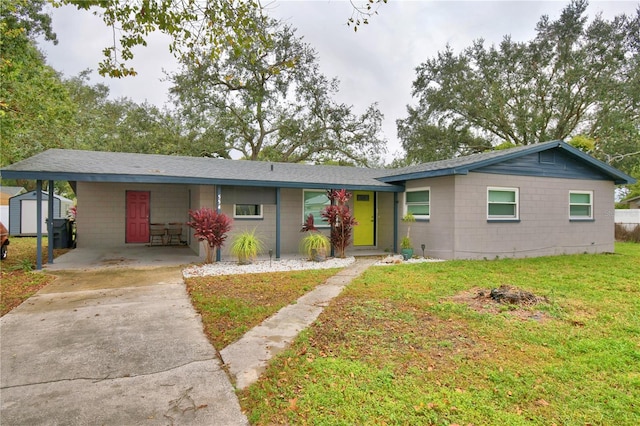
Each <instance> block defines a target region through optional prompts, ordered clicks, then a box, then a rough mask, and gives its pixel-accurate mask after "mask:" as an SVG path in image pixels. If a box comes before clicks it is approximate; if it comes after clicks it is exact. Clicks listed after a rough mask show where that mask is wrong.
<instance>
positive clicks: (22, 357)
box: [0, 258, 376, 426]
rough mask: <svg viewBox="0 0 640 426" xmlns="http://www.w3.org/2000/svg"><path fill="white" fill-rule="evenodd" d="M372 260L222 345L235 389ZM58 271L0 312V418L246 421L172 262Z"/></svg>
mask: <svg viewBox="0 0 640 426" xmlns="http://www.w3.org/2000/svg"><path fill="white" fill-rule="evenodd" d="M375 262H376V259H372V258H360V259H358V260H357V261H356V262H355V263H354V264H353V265H351V266H349V267H347V268H345V269H343V270H342V271H340V272H339V273H338V274H337V275H335V276H333V277H331V278H329V279H328V280H327V282H326V283H324V284H322V285H320V286H318V287H317V288H316V289H314V290H313V291H311V292H309V293H307V294H305V295H304V296H302V297H301V298H300V299H298V301H297V303H294V304H292V305H289V306H287V307H285V308H283V309H281V310H280V311H279V312H278V313H276V314H275V315H273V316H272V317H270V318H268V319H267V320H266V321H264V322H263V323H262V324H261V325H259V326H258V327H255V328H254V329H252V330H250V331H249V332H248V333H247V334H245V336H243V337H242V338H241V339H240V340H239V341H238V342H236V343H234V344H232V345H230V346H228V347H227V348H225V349H223V350H222V351H221V353H220V355H221V356H222V358H223V360H224V363H225V364H226V365H227V366H228V368H229V371H230V374H231V375H232V376H233V377H234V378H235V380H236V387H237V388H240V389H243V388H246V387H247V386H249V385H250V384H252V383H254V382H255V381H256V380H257V379H258V378H259V377H260V374H261V373H262V372H263V371H264V370H265V368H266V366H267V363H268V361H269V360H270V359H271V358H272V357H273V356H275V355H276V354H277V353H279V352H281V351H282V350H284V349H285V348H286V347H287V346H288V345H289V344H290V343H291V342H292V341H293V340H294V339H295V337H296V336H297V334H298V333H299V332H300V331H301V330H303V329H304V328H306V327H307V326H308V325H309V324H311V323H312V322H313V321H314V320H315V319H316V318H317V317H318V316H319V315H320V313H321V312H322V310H323V308H324V307H325V306H327V305H328V304H329V302H330V301H331V299H333V298H334V297H336V296H337V295H338V294H339V293H340V292H341V291H342V289H343V288H344V287H345V286H346V285H347V284H348V283H349V282H350V281H351V280H352V279H354V278H355V277H357V276H359V275H360V274H361V273H362V272H363V271H364V270H366V269H367V268H368V267H369V266H370V265H371V264H373V263H375ZM58 274H60V275H61V278H59V279H58V280H57V281H55V282H53V283H51V284H49V285H48V286H47V287H45V288H44V289H43V290H41V291H40V292H38V293H37V294H36V295H35V296H33V297H31V298H30V299H28V300H27V301H26V302H24V303H23V304H22V305H21V306H19V307H18V308H16V309H14V310H13V311H12V312H10V313H9V314H7V315H5V316H4V317H2V318H1V319H0V336H1V337H2V341H1V347H0V362H1V364H0V366H1V371H0V407H1V410H0V424H2V425H35V424H37V425H62V424H64V425H86V424H96V425H138V424H144V425H174V424H175V425H225V426H236V425H248V421H247V418H246V417H245V415H244V414H243V413H242V412H241V410H240V405H239V402H238V399H237V396H236V394H235V392H234V389H233V386H232V384H231V382H230V380H229V376H228V374H227V372H225V370H224V369H223V368H222V362H221V361H220V359H219V355H218V354H217V353H216V350H215V349H214V348H213V347H212V346H211V344H210V343H209V341H208V340H207V338H206V336H205V335H204V333H203V329H202V323H201V321H200V316H199V315H198V314H197V313H196V312H195V310H194V309H193V307H192V305H191V302H190V300H189V297H188V295H187V294H186V291H185V287H184V283H183V280H182V275H181V268H180V267H173V268H153V269H131V268H126V267H125V268H115V269H105V270H102V271H96V270H91V271H87V270H84V271H61V272H58Z"/></svg>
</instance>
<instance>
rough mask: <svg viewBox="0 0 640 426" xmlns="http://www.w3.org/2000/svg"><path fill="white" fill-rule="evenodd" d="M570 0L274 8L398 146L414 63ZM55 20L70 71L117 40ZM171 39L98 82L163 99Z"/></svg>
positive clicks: (78, 18) (59, 15)
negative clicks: (375, 112) (366, 10)
mask: <svg viewBox="0 0 640 426" xmlns="http://www.w3.org/2000/svg"><path fill="white" fill-rule="evenodd" d="M566 4H567V2H564V1H532V2H523V1H400V0H390V1H389V2H388V3H386V4H382V5H380V7H379V10H378V11H379V14H378V15H376V16H374V17H372V18H371V19H370V23H369V24H368V25H363V26H361V27H360V28H359V30H358V31H357V32H354V31H353V29H352V28H349V27H347V25H346V22H347V19H348V18H349V17H350V16H351V12H352V8H351V3H350V2H348V1H275V2H273V3H271V4H269V5H268V10H269V13H270V14H271V15H272V16H274V17H276V18H279V19H282V20H284V21H285V22H287V23H288V24H290V25H291V26H293V27H295V28H297V34H298V35H300V36H303V37H304V41H305V42H307V43H309V44H310V45H311V46H313V47H314V48H315V49H316V51H317V52H318V57H319V63H320V68H321V70H322V71H323V73H324V74H325V75H327V76H328V77H338V79H339V80H340V82H341V85H340V94H339V96H338V99H337V100H338V101H340V102H344V103H346V104H349V105H353V106H354V109H355V111H356V112H364V110H365V109H366V108H367V107H368V106H369V105H370V104H372V103H374V102H377V103H378V106H379V108H380V110H381V111H382V113H383V114H384V115H385V120H384V123H383V129H384V133H385V136H386V138H387V139H388V140H389V152H390V153H393V152H396V151H399V150H400V149H401V146H400V143H399V141H398V140H397V136H396V125H395V122H396V120H397V119H399V118H404V116H405V115H406V106H407V105H408V104H412V103H413V100H412V98H411V84H412V82H413V80H414V78H415V68H416V67H417V66H418V65H420V64H421V63H422V62H424V61H425V60H427V59H429V58H431V57H434V56H435V55H437V52H438V51H442V50H443V49H444V48H445V46H446V45H447V44H449V45H450V46H451V47H452V48H453V49H454V51H456V52H460V51H461V50H462V49H464V48H465V47H467V46H469V45H471V43H472V42H473V40H476V39H479V38H483V39H485V40H486V43H487V44H492V43H499V42H500V41H501V40H502V39H503V37H504V36H505V35H511V37H512V38H513V39H514V40H516V41H527V40H530V39H531V38H533V36H534V35H535V25H536V23H537V22H538V20H539V19H540V16H541V15H543V14H548V15H549V16H550V17H551V18H552V19H555V18H557V17H558V15H559V14H560V11H561V10H562V9H563V8H564V7H565V5H566ZM637 5H638V4H637V2H634V1H618V2H615V1H606V2H604V1H603V2H598V1H596V2H592V3H591V5H590V7H589V9H588V13H589V15H590V16H595V14H596V13H597V12H602V13H603V16H604V17H605V18H606V19H611V18H612V17H613V16H616V15H619V14H621V13H627V14H633V13H635V9H636V7H637ZM53 26H54V30H55V31H56V33H57V34H58V39H59V41H60V43H59V44H58V45H57V46H53V45H52V44H50V43H42V44H41V48H42V49H43V50H44V52H45V54H46V56H47V61H48V63H49V64H50V65H51V66H53V67H54V68H55V69H56V70H58V71H61V72H63V73H64V75H66V76H72V75H77V74H78V73H79V72H80V71H82V70H84V69H86V68H92V69H94V70H95V69H97V66H98V62H99V61H100V60H101V55H102V49H103V48H105V47H107V46H109V44H110V43H112V42H113V34H112V32H111V30H110V29H109V28H107V27H105V25H104V24H103V23H102V20H101V19H100V18H99V17H97V16H94V15H92V14H91V13H88V12H86V11H79V10H77V9H75V8H74V7H71V6H66V7H62V8H59V9H55V10H54V11H53ZM168 45H169V39H168V38H167V37H166V36H164V35H162V34H152V36H150V38H149V43H148V46H147V47H141V48H137V49H136V50H135V51H134V53H135V55H136V56H135V61H134V63H133V66H134V67H135V69H136V71H137V72H138V76H136V77H131V78H125V79H110V78H102V77H100V76H98V75H97V73H95V74H94V77H93V79H92V82H93V83H98V82H101V83H104V84H106V85H108V86H109V87H110V88H111V96H112V97H114V98H118V97H128V98H130V99H132V100H134V101H136V102H144V101H147V102H149V103H152V104H155V105H158V106H162V105H163V104H164V103H165V102H166V101H167V94H168V89H169V84H168V82H164V81H162V79H163V77H164V72H163V70H167V71H176V70H177V69H178V65H177V61H176V60H175V58H174V57H173V56H172V55H171V54H170V53H169V50H168Z"/></svg>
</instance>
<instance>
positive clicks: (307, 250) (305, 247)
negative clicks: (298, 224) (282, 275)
mask: <svg viewBox="0 0 640 426" xmlns="http://www.w3.org/2000/svg"><path fill="white" fill-rule="evenodd" d="M300 232H306V233H307V235H306V236H305V237H304V238H303V239H302V241H301V242H300V250H301V251H302V252H303V253H304V254H306V255H307V259H308V260H313V261H316V262H322V261H324V260H326V259H327V252H328V251H329V249H330V248H331V242H330V241H329V238H328V237H327V236H326V235H324V234H322V233H321V232H320V231H319V230H318V228H316V227H315V224H314V219H313V215H312V214H309V216H307V220H306V221H305V223H304V225H303V226H302V229H301V230H300Z"/></svg>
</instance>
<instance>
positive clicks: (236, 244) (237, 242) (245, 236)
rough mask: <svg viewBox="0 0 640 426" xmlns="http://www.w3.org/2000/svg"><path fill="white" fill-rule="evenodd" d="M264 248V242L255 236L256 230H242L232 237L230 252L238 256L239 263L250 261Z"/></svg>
mask: <svg viewBox="0 0 640 426" xmlns="http://www.w3.org/2000/svg"><path fill="white" fill-rule="evenodd" d="M263 250H264V243H263V242H262V240H261V239H260V238H258V237H257V236H256V230H255V229H253V230H251V231H242V232H241V233H239V234H238V235H236V236H235V237H234V238H233V243H231V254H233V255H234V256H237V257H238V261H239V263H240V264H241V265H245V264H248V263H251V262H252V261H253V260H255V258H256V257H257V256H258V254H259V253H261V252H262V251H263Z"/></svg>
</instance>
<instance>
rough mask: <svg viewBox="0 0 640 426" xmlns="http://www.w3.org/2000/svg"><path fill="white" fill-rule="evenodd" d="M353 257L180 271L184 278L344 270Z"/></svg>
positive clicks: (222, 264)
mask: <svg viewBox="0 0 640 426" xmlns="http://www.w3.org/2000/svg"><path fill="white" fill-rule="evenodd" d="M355 261H356V259H355V257H347V258H344V259H339V258H329V259H327V260H325V261H324V262H312V261H310V260H307V259H304V258H294V259H280V260H272V261H271V262H269V261H268V260H256V261H255V262H253V263H251V264H250V265H239V264H238V262H229V261H224V262H215V263H208V264H204V265H197V266H189V267H188V268H186V269H184V270H183V271H182V274H183V276H184V277H185V278H190V277H204V276H208V275H232V274H257V273H261V272H280V271H300V270H303V269H329V268H344V267H345V266H349V265H351V264H352V263H353V262H355Z"/></svg>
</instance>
